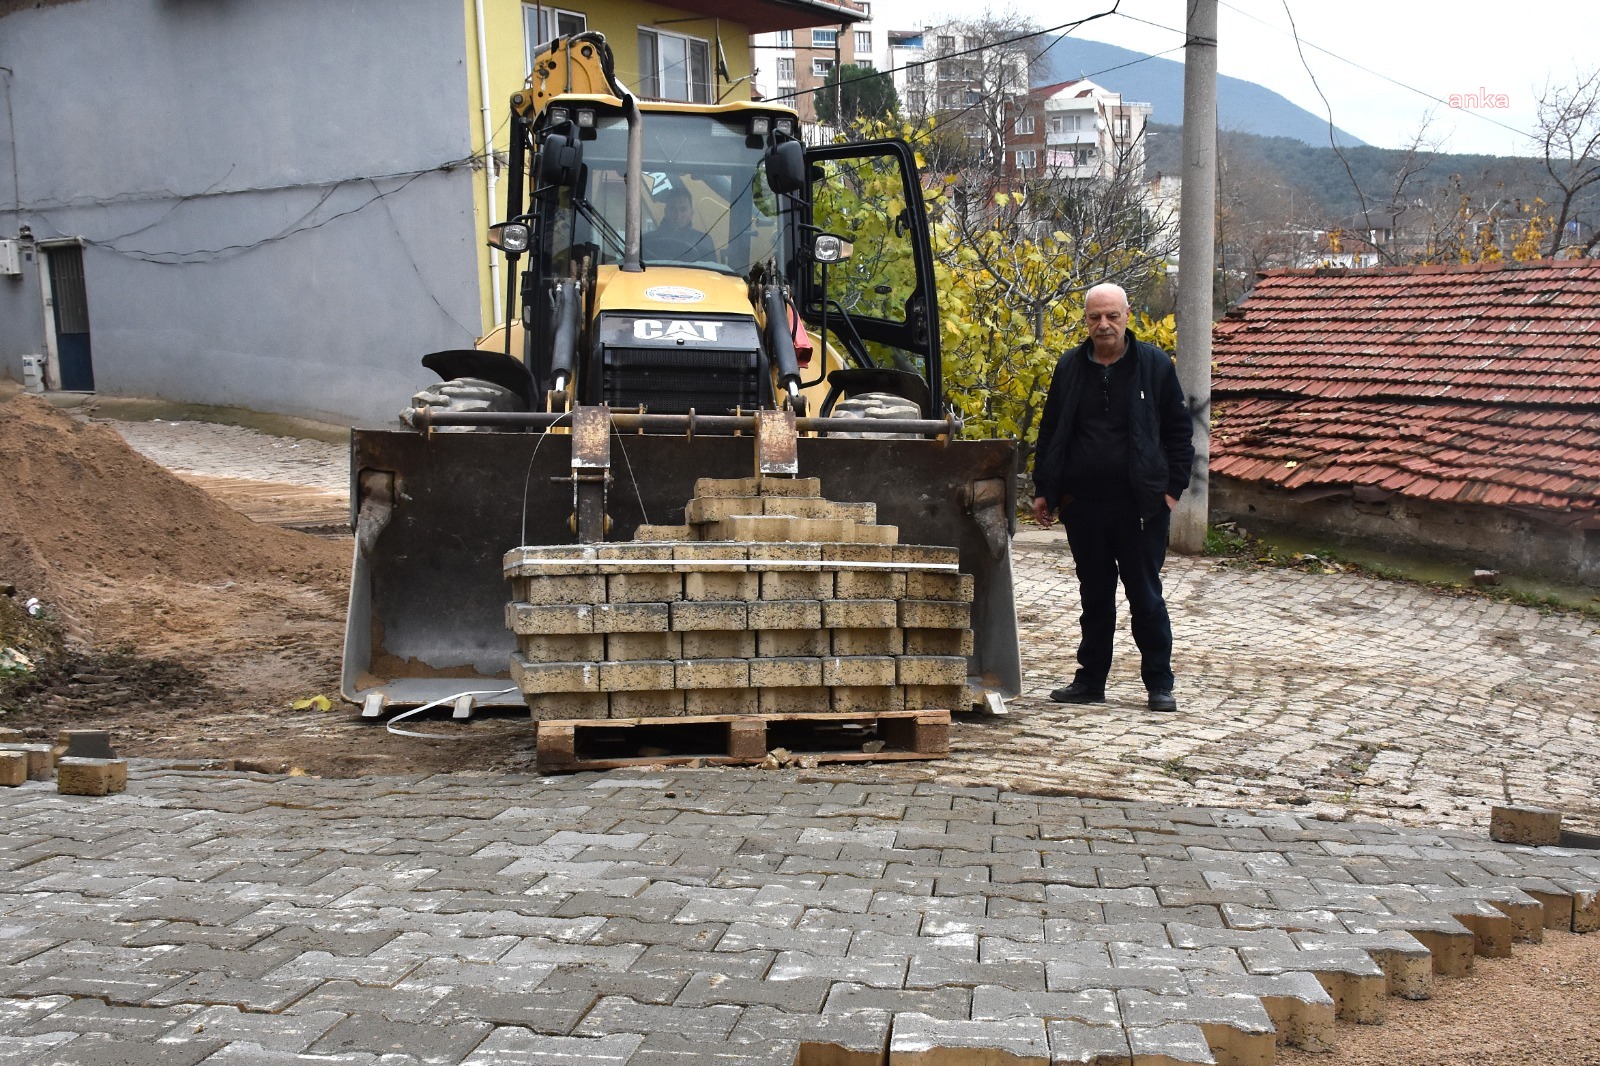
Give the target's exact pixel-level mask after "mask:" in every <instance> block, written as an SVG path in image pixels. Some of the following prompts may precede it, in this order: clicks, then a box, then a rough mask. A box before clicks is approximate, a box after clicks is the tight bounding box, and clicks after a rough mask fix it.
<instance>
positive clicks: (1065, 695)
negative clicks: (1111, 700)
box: [1050, 681, 1106, 703]
mask: <svg viewBox="0 0 1600 1066" xmlns="http://www.w3.org/2000/svg"><path fill="white" fill-rule="evenodd" d="M1050 698H1051V699H1053V700H1055V701H1056V702H1057V703H1104V702H1105V701H1106V690H1105V689H1103V688H1090V687H1089V686H1088V685H1085V684H1084V683H1083V682H1082V681H1074V682H1073V683H1072V684H1070V685H1064V686H1062V687H1061V688H1058V689H1056V690H1055V691H1054V692H1052V693H1050Z"/></svg>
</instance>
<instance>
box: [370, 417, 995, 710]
mask: <svg viewBox="0 0 1600 1066" xmlns="http://www.w3.org/2000/svg"><path fill="white" fill-rule="evenodd" d="M573 439H574V438H573V437H572V436H570V435H567V434H564V433H543V432H517V431H512V432H499V431H492V432H454V433H453V432H433V433H419V432H414V431H411V430H355V431H353V432H352V435H351V505H352V513H353V515H354V524H355V526H356V533H357V536H356V545H357V546H356V554H355V566H354V570H353V574H352V580H351V589H350V610H349V616H348V619H347V622H346V629H345V645H344V673H343V679H342V686H341V688H342V692H343V695H344V697H345V698H346V699H348V700H351V701H353V702H357V703H364V704H366V705H368V706H369V707H371V706H373V705H374V703H375V704H376V705H377V706H378V707H380V708H381V707H393V706H417V705H420V704H423V703H431V702H434V701H441V700H446V699H448V698H450V697H453V696H455V695H457V694H460V693H463V692H474V693H478V694H479V695H477V696H476V697H475V699H476V702H477V704H478V705H479V706H488V707H494V706H504V707H510V706H516V707H521V706H522V705H523V698H522V696H521V694H520V693H518V692H517V691H516V689H515V688H514V686H513V684H512V682H511V680H510V673H509V665H510V657H511V653H512V651H513V650H514V648H515V640H514V638H513V636H512V634H511V632H510V631H509V630H508V629H507V628H506V622H505V617H506V604H507V602H508V600H509V599H510V595H509V589H508V586H507V584H506V582H505V580H504V577H503V573H502V558H503V556H504V555H505V553H506V552H507V551H508V550H510V549H512V548H514V547H517V546H520V545H548V544H567V543H574V542H575V540H576V537H575V536H574V534H573V532H572V531H571V527H570V526H569V518H570V516H571V515H572V513H573V497H574V491H573V482H572V480H571V475H572V455H571V445H572V441H573ZM612 445H613V447H612V451H611V470H612V478H613V480H612V482H611V485H610V488H609V495H608V499H607V503H606V511H607V513H608V514H609V515H610V517H611V522H612V524H611V528H610V531H609V532H608V534H607V536H606V539H607V540H628V539H630V538H631V537H632V536H633V533H634V531H635V529H636V528H637V527H638V526H639V525H640V524H642V523H649V524H654V525H676V524H682V523H683V521H684V506H685V504H686V503H687V502H688V501H689V499H690V498H691V497H692V496H693V495H694V486H695V482H696V480H697V479H699V478H738V477H747V476H749V475H750V474H752V473H754V463H755V460H754V445H753V442H752V439H751V438H750V437H749V436H711V435H693V436H684V435H677V436H672V435H655V434H650V435H644V434H634V433H620V434H618V435H616V436H614V437H613V438H612ZM797 454H798V459H799V473H800V476H803V477H816V478H819V479H820V480H821V483H822V494H823V495H824V496H825V497H827V498H828V499H830V500H835V501H849V502H871V503H874V504H876V505H877V509H878V519H877V520H878V522H880V523H883V524H886V525H894V526H898V527H899V539H900V542H901V543H906V544H938V545H949V546H955V547H957V548H958V549H959V550H960V553H961V569H962V571H963V572H964V573H968V574H971V575H972V576H973V578H974V587H975V593H974V602H973V638H974V650H973V654H972V656H971V657H970V659H969V670H968V672H969V676H970V683H971V684H973V685H975V686H977V687H978V688H980V689H982V690H986V691H989V692H998V693H1000V694H1002V695H1008V696H1012V695H1016V694H1017V693H1018V692H1019V691H1020V686H1021V664H1020V658H1019V654H1018V647H1017V622H1016V611H1015V606H1014V600H1013V590H1012V576H1011V555H1010V537H1009V534H1010V533H1011V532H1012V524H1013V523H1014V515H1015V508H1014V500H1015V495H1016V493H1015V489H1016V447H1015V444H1014V443H1013V442H1010V441H959V440H958V441H953V442H944V441H939V440H924V439H897V440H888V439H843V438H838V437H806V436H802V437H800V438H799V440H798V442H797ZM502 690H504V691H502ZM491 693H492V695H491Z"/></svg>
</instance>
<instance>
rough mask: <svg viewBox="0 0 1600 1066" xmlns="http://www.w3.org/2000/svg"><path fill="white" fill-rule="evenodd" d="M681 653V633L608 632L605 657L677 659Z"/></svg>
mask: <svg viewBox="0 0 1600 1066" xmlns="http://www.w3.org/2000/svg"><path fill="white" fill-rule="evenodd" d="M682 655H683V635H682V634H681V633H608V634H607V635H606V659H608V660H611V661H615V662H634V661H637V660H640V659H677V658H680V657H682Z"/></svg>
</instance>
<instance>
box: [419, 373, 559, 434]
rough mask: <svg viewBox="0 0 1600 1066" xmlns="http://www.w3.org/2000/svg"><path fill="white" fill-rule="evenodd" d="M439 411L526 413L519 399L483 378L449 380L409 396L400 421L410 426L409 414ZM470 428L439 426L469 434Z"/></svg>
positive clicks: (507, 390)
mask: <svg viewBox="0 0 1600 1066" xmlns="http://www.w3.org/2000/svg"><path fill="white" fill-rule="evenodd" d="M425 407H431V408H435V409H438V410H442V411H525V410H527V407H528V405H527V404H526V403H524V402H523V400H522V397H520V396H518V395H517V394H516V393H514V392H512V391H511V390H510V389H507V388H505V387H503V386H500V385H496V384H495V383H494V382H492V381H484V380H483V379H482V378H451V379H450V380H449V381H441V382H439V383H438V384H437V385H430V386H428V387H427V388H426V389H423V390H422V391H421V392H419V393H417V394H416V395H415V396H413V397H411V406H410V407H408V408H406V409H405V410H404V411H402V412H401V413H400V419H401V421H403V422H405V423H406V424H408V425H410V424H411V417H410V416H411V415H412V414H413V413H414V412H415V411H418V410H420V409H422V408H425ZM474 428H476V427H472V426H440V427H439V429H440V431H441V432H443V431H455V432H462V431H471V430H472V429H474Z"/></svg>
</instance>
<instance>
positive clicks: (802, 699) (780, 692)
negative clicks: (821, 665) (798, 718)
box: [757, 685, 831, 714]
mask: <svg viewBox="0 0 1600 1066" xmlns="http://www.w3.org/2000/svg"><path fill="white" fill-rule="evenodd" d="M830 706H831V698H830V695H829V693H828V690H827V689H825V688H823V687H822V686H821V685H815V686H812V685H796V686H793V687H786V688H763V689H760V690H759V691H758V693H757V707H758V709H759V711H760V713H762V714H827V713H828V711H829V709H830Z"/></svg>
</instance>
